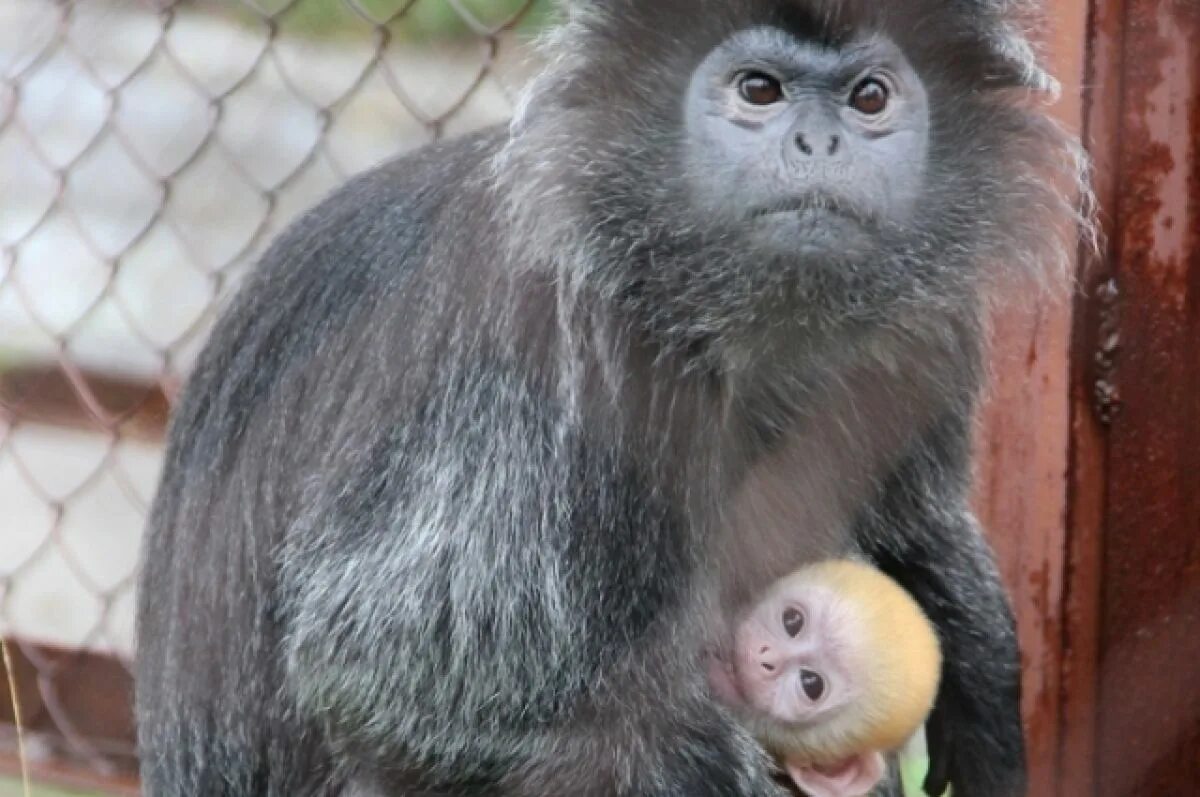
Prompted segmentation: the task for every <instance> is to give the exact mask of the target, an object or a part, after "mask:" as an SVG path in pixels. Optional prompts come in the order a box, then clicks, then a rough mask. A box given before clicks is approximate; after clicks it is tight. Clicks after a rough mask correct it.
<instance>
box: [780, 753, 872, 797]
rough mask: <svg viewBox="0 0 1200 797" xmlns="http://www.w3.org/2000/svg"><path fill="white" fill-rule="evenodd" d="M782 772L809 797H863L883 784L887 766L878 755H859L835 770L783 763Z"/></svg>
mask: <svg viewBox="0 0 1200 797" xmlns="http://www.w3.org/2000/svg"><path fill="white" fill-rule="evenodd" d="M784 769H786V770H787V773H788V776H789V777H791V779H792V780H793V781H795V782H796V785H797V786H799V787H800V789H801V790H802V791H803V792H804V793H805V794H807V795H809V797H865V795H867V794H870V793H871V789H874V788H875V786H877V785H878V784H879V781H881V780H883V774H884V772H885V771H886V770H887V764H886V763H885V762H884V760H883V755H882V754H881V753H875V752H872V753H860V754H859V755H856V756H852V757H850V758H847V759H846V760H845V761H843V762H842V763H841V764H838V765H837V766H836V767H824V768H820V769H818V768H817V767H811V766H800V765H797V764H792V763H790V762H785V763H784Z"/></svg>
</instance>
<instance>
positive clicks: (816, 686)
mask: <svg viewBox="0 0 1200 797" xmlns="http://www.w3.org/2000/svg"><path fill="white" fill-rule="evenodd" d="M800 688H801V689H803V690H804V695H805V697H807V698H808V699H809V700H811V701H812V702H814V703H816V702H817V701H818V700H820V699H821V696H822V695H824V694H825V679H824V678H823V677H821V674H820V673H819V672H814V671H813V670H801V671H800Z"/></svg>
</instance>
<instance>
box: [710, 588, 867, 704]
mask: <svg viewBox="0 0 1200 797" xmlns="http://www.w3.org/2000/svg"><path fill="white" fill-rule="evenodd" d="M860 626H861V623H860V622H859V618H858V616H857V615H856V614H855V612H854V611H853V610H852V609H851V607H850V606H849V605H848V603H847V602H846V601H844V600H841V599H839V597H838V596H837V595H835V594H834V593H833V592H832V591H830V590H829V589H827V588H824V587H819V586H814V585H797V584H792V583H788V582H785V583H784V586H782V587H779V588H776V589H775V590H772V591H771V593H769V594H768V596H767V597H766V598H765V599H764V600H763V601H761V602H760V603H759V604H757V605H756V606H755V607H754V609H753V610H752V611H751V612H750V614H749V615H748V616H747V617H746V618H745V619H744V620H743V621H742V622H741V623H740V624H739V625H738V627H737V629H736V632H735V635H734V649H733V660H732V662H731V663H730V666H731V668H732V676H733V681H734V684H735V688H736V689H737V691H738V692H739V693H740V696H741V698H742V699H743V700H744V701H745V702H746V704H747V705H749V706H750V707H751V708H753V709H757V710H758V711H761V712H763V713H765V714H767V715H770V716H771V717H774V718H775V719H779V720H783V721H784V722H792V723H810V722H815V721H817V720H821V719H823V718H826V717H829V716H830V715H832V714H834V713H835V712H837V711H839V710H841V709H842V708H844V707H846V706H847V705H850V704H851V703H852V702H853V701H855V700H857V699H859V697H860V696H861V694H862V681H863V679H861V678H856V677H855V675H854V672H853V667H852V665H851V662H852V661H855V660H857V659H856V657H854V656H853V655H852V653H853V651H854V649H855V647H856V646H861V644H862V642H861V640H860V639H858V637H857V631H858V629H859V628H860Z"/></svg>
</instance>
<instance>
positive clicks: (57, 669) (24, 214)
mask: <svg viewBox="0 0 1200 797" xmlns="http://www.w3.org/2000/svg"><path fill="white" fill-rule="evenodd" d="M548 13H549V10H548V3H546V2H543V0H207V1H204V0H191V1H190V2H186V1H185V2H163V1H162V0H159V1H158V2H155V1H154V0H142V1H141V2H131V1H129V0H126V2H120V1H119V0H77V1H74V2H73V1H72V0H3V2H2V3H0V633H3V634H4V635H5V636H6V637H7V638H9V640H10V641H11V642H12V647H13V648H14V652H15V653H16V659H17V664H16V668H15V669H16V675H17V678H18V696H19V698H20V701H21V704H22V706H23V708H24V714H25V723H26V725H27V726H28V730H29V734H28V735H29V739H30V741H31V745H30V753H31V756H30V757H31V758H32V759H33V761H32V763H33V764H34V766H35V768H37V769H38V770H39V771H41V772H43V773H48V774H53V775H57V776H58V777H59V778H60V779H61V778H66V779H72V778H73V779H76V780H81V781H83V782H93V783H95V782H104V783H106V784H107V785H108V786H109V787H115V788H117V789H122V790H126V791H132V790H134V789H136V779H135V771H136V761H135V758H134V750H133V727H132V721H131V718H130V713H129V699H130V694H131V678H130V675H129V669H128V665H129V659H130V656H131V654H132V650H133V642H134V640H133V621H132V620H133V603H134V597H133V588H134V582H135V571H136V566H137V551H138V546H139V537H140V534H141V529H142V525H143V521H144V517H145V513H146V509H147V505H148V502H149V501H150V498H151V496H152V494H153V490H154V486H155V482H156V479H157V475H158V470H159V465H160V458H161V445H162V438H163V432H164V429H165V424H166V418H167V415H168V412H169V407H170V404H171V402H172V400H173V399H174V397H175V396H176V394H177V393H178V391H179V388H180V385H181V383H182V381H183V379H184V377H185V375H186V373H187V370H188V366H189V363H190V362H191V361H192V358H193V357H194V356H195V354H196V352H197V350H198V347H199V346H200V345H201V344H202V343H203V340H204V337H205V333H206V331H207V330H208V328H209V326H210V324H211V322H212V320H213V318H214V314H215V313H216V311H217V310H218V309H219V308H220V306H221V304H222V302H223V300H224V299H225V298H226V297H227V296H228V294H229V292H230V290H231V289H232V288H233V287H234V286H235V285H236V284H237V281H238V278H239V276H240V275H241V274H242V273H243V272H244V269H245V268H246V267H247V266H248V265H249V264H251V263H252V262H253V261H254V259H255V257H256V256H257V254H258V253H259V252H260V251H261V249H262V247H263V246H264V245H265V244H266V243H267V242H268V241H269V240H270V239H271V238H272V236H273V235H274V234H275V233H276V232H277V231H278V230H279V229H280V228H281V227H282V226H283V225H285V224H286V223H287V222H288V221H289V220H290V219H291V218H292V217H293V216H295V215H296V213H298V212H299V211H301V210H303V209H305V208H307V207H309V206H311V205H312V204H313V203H314V202H315V201H316V200H317V199H319V198H320V197H321V196H322V195H323V194H325V193H326V192H327V191H329V190H330V189H331V188H332V187H334V186H335V185H337V184H338V183H340V182H341V181H342V180H344V179H345V177H346V176H348V175H349V174H352V173H354V172H356V171H359V170H361V169H363V168H365V167H367V166H369V165H371V164H373V163H376V162H379V161H381V160H383V159H385V158H388V157H391V156H393V155H395V154H397V153H401V152H404V151H407V150H411V149H414V148H416V147H418V146H420V145H422V144H425V143H427V142H428V141H430V140H433V139H435V138H438V137H441V136H444V135H452V134H455V133H457V132H461V131H465V130H468V129H472V128H476V127H479V126H482V125H484V124H487V123H490V122H495V121H499V120H502V119H504V118H505V117H506V116H507V115H508V114H509V113H510V111H511V107H512V102H513V99H514V94H515V92H516V90H517V88H518V87H519V86H520V85H521V84H522V83H523V82H524V80H525V79H526V77H527V75H528V71H529V69H530V68H531V65H530V63H529V58H528V49H527V48H525V47H524V42H525V41H526V40H527V38H528V37H527V34H528V33H529V32H531V31H532V30H534V29H536V28H537V27H538V26H539V25H541V24H542V23H543V22H544V20H545V18H546V16H547V14H548ZM7 698H8V695H7V691H6V688H4V687H0V766H3V765H4V763H5V760H7V763H8V764H9V765H11V764H12V763H13V760H14V759H13V756H14V752H15V734H14V732H13V726H12V722H11V719H12V716H11V709H10V707H9V704H10V701H9V700H8V699H7Z"/></svg>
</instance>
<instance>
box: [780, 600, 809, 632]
mask: <svg viewBox="0 0 1200 797" xmlns="http://www.w3.org/2000/svg"><path fill="white" fill-rule="evenodd" d="M783 630H784V631H786V632H787V635H788V636H790V637H795V636H796V635H797V634H799V633H800V632H801V631H803V630H804V612H802V611H800V610H799V609H797V608H796V607H794V606H789V607H787V608H786V609H784V610H783Z"/></svg>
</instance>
